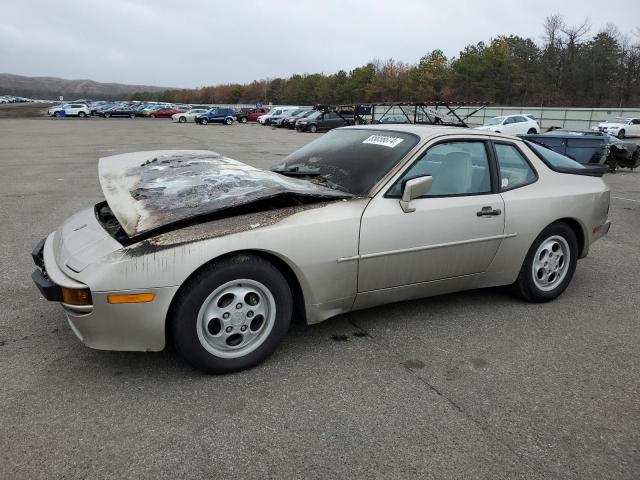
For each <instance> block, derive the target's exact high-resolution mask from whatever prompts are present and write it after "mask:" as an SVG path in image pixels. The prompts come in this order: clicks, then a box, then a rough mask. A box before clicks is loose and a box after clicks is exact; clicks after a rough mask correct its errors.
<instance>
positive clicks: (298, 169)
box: [271, 165, 348, 193]
mask: <svg viewBox="0 0 640 480" xmlns="http://www.w3.org/2000/svg"><path fill="white" fill-rule="evenodd" d="M271 171H272V172H276V173H279V174H281V175H285V176H289V177H314V178H313V180H309V181H311V182H313V183H315V184H317V185H322V186H324V187H328V188H331V189H333V190H340V191H341V192H347V190H346V189H345V188H344V187H343V186H341V185H338V184H337V183H334V182H332V181H331V180H329V178H331V175H330V174H328V173H320V167H317V168H312V167H303V166H300V165H295V166H291V167H287V168H274V169H273V170H271ZM347 193H348V192H347Z"/></svg>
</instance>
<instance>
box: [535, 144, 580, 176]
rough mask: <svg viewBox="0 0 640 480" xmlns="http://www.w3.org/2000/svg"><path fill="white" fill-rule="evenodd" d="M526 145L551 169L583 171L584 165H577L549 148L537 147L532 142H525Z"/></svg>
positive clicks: (537, 145)
mask: <svg viewBox="0 0 640 480" xmlns="http://www.w3.org/2000/svg"><path fill="white" fill-rule="evenodd" d="M526 144H527V145H528V146H529V148H531V150H533V151H534V153H535V154H536V155H537V156H538V157H540V159H541V160H542V161H543V162H544V163H546V164H547V165H548V166H549V167H551V169H553V170H555V169H560V170H584V168H585V167H584V165H581V164H579V163H578V162H576V161H575V160H573V159H571V158H569V157H567V156H565V155H562V154H560V153H558V152H556V151H554V150H551V149H550V148H547V147H545V146H543V145H539V144H537V143H533V142H526Z"/></svg>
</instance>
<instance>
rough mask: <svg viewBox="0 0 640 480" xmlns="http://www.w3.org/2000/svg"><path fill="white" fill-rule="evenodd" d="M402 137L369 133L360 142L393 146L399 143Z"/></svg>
mask: <svg viewBox="0 0 640 480" xmlns="http://www.w3.org/2000/svg"><path fill="white" fill-rule="evenodd" d="M403 140H404V139H403V138H398V137H388V136H386V135H371V136H370V137H369V138H367V139H365V140H364V141H363V142H362V143H368V144H371V145H382V146H383V147H389V148H394V147H395V146H396V145H399V144H400V143H401V142H402V141H403Z"/></svg>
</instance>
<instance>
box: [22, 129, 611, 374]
mask: <svg viewBox="0 0 640 480" xmlns="http://www.w3.org/2000/svg"><path fill="white" fill-rule="evenodd" d="M99 175H100V182H101V186H102V190H103V193H104V197H105V201H103V202H101V203H98V204H97V205H95V206H93V207H91V208H87V209H86V210H83V211H81V212H79V213H77V214H75V215H73V216H72V217H70V218H69V219H68V220H67V221H66V222H64V223H63V224H62V226H61V227H60V228H59V229H58V230H57V231H55V232H54V233H52V234H50V235H49V236H48V237H47V238H46V239H44V240H43V241H42V242H41V243H40V244H39V245H38V246H37V247H36V249H35V250H34V251H33V257H34V261H35V263H36V265H37V267H38V268H37V269H36V270H35V271H34V273H33V280H34V281H35V283H36V285H37V286H38V288H39V290H40V292H41V293H42V294H43V295H44V297H45V298H47V299H48V300H51V301H55V302H60V303H61V304H62V307H63V309H64V311H65V312H66V315H67V317H68V320H69V324H70V326H71V329H72V330H73V332H74V333H75V334H76V335H77V336H78V338H79V339H80V340H81V341H82V342H84V343H85V344H86V345H88V346H89V347H92V348H97V349H106V350H139V351H158V350H162V349H163V348H164V347H165V344H166V343H167V341H172V342H173V343H174V345H175V348H176V350H177V351H178V352H179V353H180V355H182V357H184V358H185V359H186V360H187V361H188V362H190V363H191V364H192V365H194V366H195V367H197V368H199V369H201V370H203V371H206V372H230V371H235V370H241V369H244V368H248V367H251V366H253V365H256V364H257V363H259V362H261V361H262V360H264V359H265V358H266V357H267V356H268V355H269V354H270V353H272V352H273V351H274V349H275V348H276V346H277V345H278V343H279V342H280V341H281V339H282V338H283V336H284V335H285V334H286V332H287V329H288V328H289V324H290V322H291V321H292V318H297V319H301V320H303V321H305V322H307V323H309V324H313V323H317V322H321V321H323V320H325V319H327V318H329V317H333V316H335V315H338V314H341V313H345V312H349V311H352V310H357V309H362V308H369V307H373V306H376V305H380V304H385V303H390V302H398V301H402V300H407V299H414V298H420V297H427V296H432V295H439V294H444V293H449V292H454V291H460V290H465V289H475V288H485V287H492V286H497V285H512V286H513V291H514V292H516V293H518V294H519V295H520V296H521V297H522V298H523V299H525V300H527V301H530V302H545V301H549V300H553V299H554V298H556V297H557V296H558V295H560V294H561V293H562V292H563V291H564V290H565V288H567V286H568V285H569V283H570V282H571V278H572V277H573V275H574V272H575V270H576V264H577V260H578V259H579V258H583V257H585V256H586V255H587V253H588V252H589V247H590V246H591V244H592V243H593V242H594V241H596V240H597V239H598V238H600V237H602V236H603V235H605V234H606V233H607V232H608V230H609V227H610V223H609V221H608V211H609V189H608V188H607V186H606V185H605V183H604V181H603V180H602V178H601V176H602V172H601V171H597V170H593V169H590V168H588V167H585V166H583V165H581V164H578V163H576V162H574V161H573V160H571V159H570V158H568V157H565V156H562V155H560V154H558V153H556V152H554V151H552V150H549V149H547V148H545V147H543V146H540V145H537V144H535V143H530V142H527V141H523V140H521V139H518V138H514V137H508V136H504V135H500V134H493V133H488V132H482V131H478V130H468V129H461V128H448V127H428V126H415V125H392V126H389V125H385V126H381V125H373V126H356V127H347V128H340V129H336V130H333V131H331V132H330V133H327V134H326V135H324V136H322V137H320V138H318V139H317V140H315V141H313V142H311V143H309V144H308V145H306V146H305V147H303V148H301V149H300V150H298V151H296V152H294V153H292V154H291V155H289V156H288V157H287V158H286V159H285V160H284V161H282V162H281V163H279V164H278V165H276V166H274V167H273V168H272V170H270V171H269V170H261V169H257V168H253V167H250V166H248V165H246V164H243V163H240V162H238V161H235V160H232V159H230V158H227V157H224V156H222V155H220V154H218V153H214V152H211V151H201V150H187V151H184V150H183V151H173V150H167V151H151V152H137V153H131V154H124V155H116V156H112V157H107V158H103V159H101V160H100V163H99Z"/></svg>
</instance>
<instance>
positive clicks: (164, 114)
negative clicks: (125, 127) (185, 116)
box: [149, 108, 182, 118]
mask: <svg viewBox="0 0 640 480" xmlns="http://www.w3.org/2000/svg"><path fill="white" fill-rule="evenodd" d="M180 112H182V110H178V109H177V108H163V109H161V110H156V111H155V112H151V113H150V114H149V116H150V117H151V118H171V115H173V114H174V113H180Z"/></svg>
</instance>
